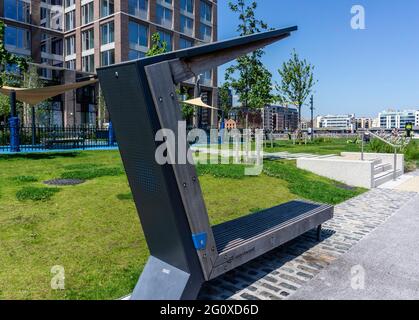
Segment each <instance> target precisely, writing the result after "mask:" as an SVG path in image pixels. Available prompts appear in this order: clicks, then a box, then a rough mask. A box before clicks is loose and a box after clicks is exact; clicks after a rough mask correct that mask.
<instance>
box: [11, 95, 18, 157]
mask: <svg viewBox="0 0 419 320" xmlns="http://www.w3.org/2000/svg"><path fill="white" fill-rule="evenodd" d="M9 124H10V152H19V151H20V142H19V118H18V117H17V111H16V91H11V92H10V118H9Z"/></svg>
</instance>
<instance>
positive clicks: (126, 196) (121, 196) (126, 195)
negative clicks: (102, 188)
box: [116, 192, 134, 200]
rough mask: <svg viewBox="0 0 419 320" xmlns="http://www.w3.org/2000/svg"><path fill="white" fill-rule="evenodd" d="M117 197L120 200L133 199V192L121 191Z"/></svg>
mask: <svg viewBox="0 0 419 320" xmlns="http://www.w3.org/2000/svg"><path fill="white" fill-rule="evenodd" d="M116 197H117V198H118V200H133V199H134V198H133V196H132V193H131V192H129V193H120V194H118V195H116Z"/></svg>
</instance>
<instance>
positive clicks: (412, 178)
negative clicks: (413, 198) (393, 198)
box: [379, 170, 419, 193]
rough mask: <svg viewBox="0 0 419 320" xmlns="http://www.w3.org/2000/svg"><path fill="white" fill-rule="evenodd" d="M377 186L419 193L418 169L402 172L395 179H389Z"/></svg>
mask: <svg viewBox="0 0 419 320" xmlns="http://www.w3.org/2000/svg"><path fill="white" fill-rule="evenodd" d="M379 188H380V189H392V190H399V191H410V192H417V193H419V170H416V171H414V172H410V173H407V174H404V175H402V176H401V177H398V178H397V179H396V180H395V181H389V182H387V183H385V184H383V185H381V186H379Z"/></svg>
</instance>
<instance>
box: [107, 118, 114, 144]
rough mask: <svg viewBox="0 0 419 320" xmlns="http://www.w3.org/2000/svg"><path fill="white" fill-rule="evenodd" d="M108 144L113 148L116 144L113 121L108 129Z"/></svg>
mask: <svg viewBox="0 0 419 320" xmlns="http://www.w3.org/2000/svg"><path fill="white" fill-rule="evenodd" d="M108 130H109V131H108V144H109V145H110V146H113V145H114V144H115V132H114V129H113V125H112V121H109V128H108Z"/></svg>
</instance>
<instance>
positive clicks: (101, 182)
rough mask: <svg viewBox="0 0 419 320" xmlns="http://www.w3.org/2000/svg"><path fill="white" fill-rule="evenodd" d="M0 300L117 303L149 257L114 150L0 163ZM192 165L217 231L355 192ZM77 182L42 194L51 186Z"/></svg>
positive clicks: (292, 171) (285, 172) (301, 179)
mask: <svg viewBox="0 0 419 320" xmlns="http://www.w3.org/2000/svg"><path fill="white" fill-rule="evenodd" d="M0 168H1V172H0V208H1V210H0V299H116V298H119V297H121V296H123V295H125V294H128V293H129V292H130V291H131V290H132V289H133V287H134V285H135V283H136V281H137V279H138V276H139V275H140V273H141V270H142V268H143V266H144V264H145V262H146V260H147V257H148V251H147V245H146V243H145V240H144V235H143V233H142V231H141V226H140V223H139V219H138V217H137V213H136V210H135V208H134V204H133V201H132V197H131V195H130V190H129V187H128V184H127V180H126V177H125V174H124V171H123V168H122V163H121V160H120V156H119V153H118V152H117V151H85V152H75V153H61V154H32V155H21V156H0ZM264 168H265V169H264V173H263V174H262V175H260V176H258V177H245V176H244V175H243V173H242V172H243V169H244V167H242V166H205V165H199V166H198V171H199V175H200V181H201V184H202V189H203V192H204V197H205V201H206V204H207V207H208V211H209V215H210V219H211V222H212V223H213V224H216V223H221V222H224V221H227V220H230V219H233V218H236V217H239V216H242V215H245V214H248V213H250V212H255V211H258V210H260V209H264V208H267V207H271V206H274V205H278V204H280V203H283V202H286V201H289V200H291V199H295V198H306V199H311V200H315V201H322V202H328V203H339V202H341V201H344V200H345V199H348V198H350V197H353V196H356V195H358V194H360V193H361V192H363V191H364V190H361V189H354V190H352V189H349V190H348V189H347V188H346V186H343V185H341V184H339V183H336V182H334V181H331V180H329V179H325V178H320V177H318V176H316V175H314V174H311V173H308V172H305V171H302V170H299V169H297V168H296V167H295V163H294V162H290V161H278V162H265V166H264ZM60 177H62V178H82V179H86V182H85V183H84V184H80V185H77V186H67V187H58V188H57V187H48V186H46V185H44V184H43V183H42V182H43V181H45V180H49V179H55V178H60ZM55 265H61V266H63V267H64V268H65V290H62V291H54V290H52V289H51V288H50V281H51V277H52V274H51V273H50V271H51V267H52V266H55Z"/></svg>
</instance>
